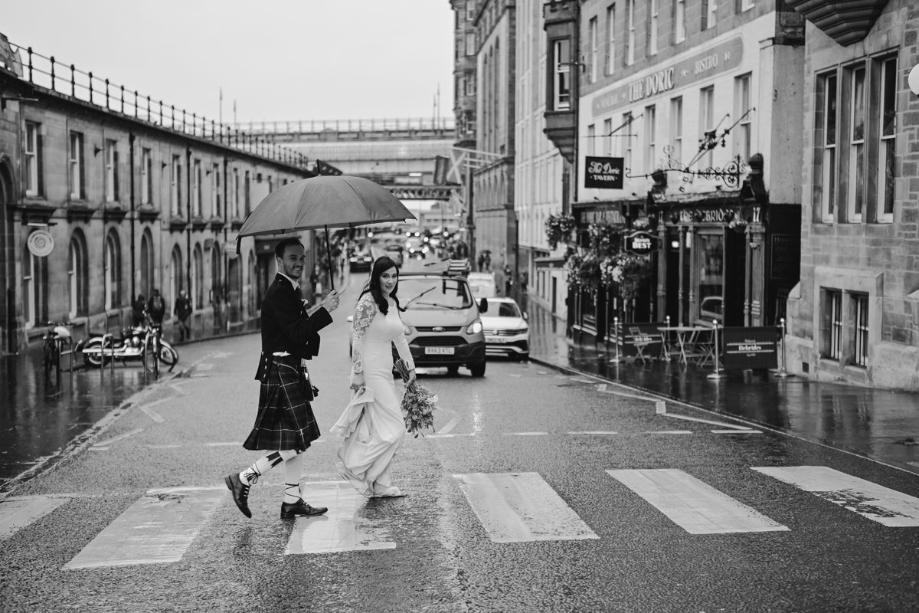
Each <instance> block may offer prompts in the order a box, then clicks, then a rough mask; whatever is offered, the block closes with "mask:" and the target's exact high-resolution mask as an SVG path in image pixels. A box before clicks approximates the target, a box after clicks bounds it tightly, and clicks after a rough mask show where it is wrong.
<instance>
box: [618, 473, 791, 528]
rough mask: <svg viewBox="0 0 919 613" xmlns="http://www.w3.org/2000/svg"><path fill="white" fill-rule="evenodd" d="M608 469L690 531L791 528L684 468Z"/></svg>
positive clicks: (619, 479) (623, 482)
mask: <svg viewBox="0 0 919 613" xmlns="http://www.w3.org/2000/svg"><path fill="white" fill-rule="evenodd" d="M606 472H607V473H609V475H610V476H612V477H613V478H614V479H616V480H617V481H619V482H620V483H622V484H623V485H625V486H626V487H627V488H629V489H630V490H632V491H633V492H635V493H636V494H638V495H639V496H641V497H642V498H644V499H645V500H646V501H647V502H649V503H650V504H651V505H653V506H654V507H655V508H657V510H658V511H660V512H661V513H663V514H664V515H666V516H667V517H669V518H670V520H671V521H673V523H675V524H677V525H678V526H680V527H681V528H683V529H684V530H686V531H687V532H689V533H690V534H727V533H733V532H775V531H786V530H788V528H787V527H786V526H783V525H782V524H780V523H778V522H775V521H773V520H771V519H769V518H768V517H766V516H765V515H762V514H760V513H759V512H758V511H756V510H754V509H751V508H750V507H748V506H746V505H745V504H742V503H740V502H738V501H736V500H734V499H733V498H731V497H729V496H727V495H725V494H723V493H721V492H719V491H718V490H716V489H715V488H713V487H711V486H710V485H708V484H706V483H703V482H702V481H699V480H698V479H696V478H695V477H693V476H692V475H689V474H687V473H685V472H683V471H682V470H677V469H675V468H666V469H654V470H608V471H606Z"/></svg>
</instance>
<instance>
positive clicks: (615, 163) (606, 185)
mask: <svg viewBox="0 0 919 613" xmlns="http://www.w3.org/2000/svg"><path fill="white" fill-rule="evenodd" d="M624 170H625V164H624V163H623V158H611V157H594V156H589V155H588V156H587V157H586V158H585V160H584V187H595V188H599V189H622V185H623V175H624V174H625V173H624Z"/></svg>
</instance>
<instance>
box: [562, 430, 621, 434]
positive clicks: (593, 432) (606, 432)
mask: <svg viewBox="0 0 919 613" xmlns="http://www.w3.org/2000/svg"><path fill="white" fill-rule="evenodd" d="M568 434H617V433H616V432H612V431H609V430H582V431H580V432H569V433H568Z"/></svg>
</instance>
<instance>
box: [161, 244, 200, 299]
mask: <svg viewBox="0 0 919 613" xmlns="http://www.w3.org/2000/svg"><path fill="white" fill-rule="evenodd" d="M182 273H183V268H182V251H181V250H180V249H179V247H178V246H176V247H173V248H172V256H171V257H170V258H169V285H168V286H169V288H170V289H171V290H172V304H175V299H176V298H177V297H178V296H179V292H181V291H182V287H183V285H182ZM190 298H191V300H192V308H193V309H194V308H195V307H194V299H195V296H194V294H192V295H191V296H190ZM166 313H167V315H168V314H169V309H166Z"/></svg>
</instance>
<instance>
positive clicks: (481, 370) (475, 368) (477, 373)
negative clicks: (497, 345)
mask: <svg viewBox="0 0 919 613" xmlns="http://www.w3.org/2000/svg"><path fill="white" fill-rule="evenodd" d="M469 372H471V373H472V376H473V377H484V376H485V360H482V361H481V362H479V363H478V364H470V365H469Z"/></svg>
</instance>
